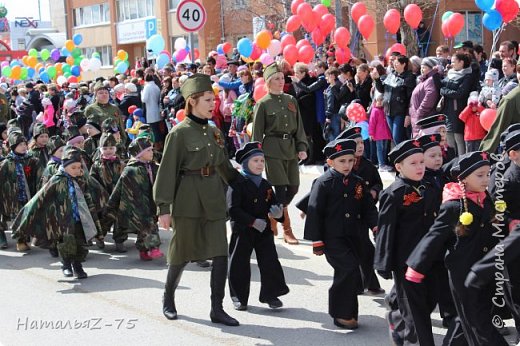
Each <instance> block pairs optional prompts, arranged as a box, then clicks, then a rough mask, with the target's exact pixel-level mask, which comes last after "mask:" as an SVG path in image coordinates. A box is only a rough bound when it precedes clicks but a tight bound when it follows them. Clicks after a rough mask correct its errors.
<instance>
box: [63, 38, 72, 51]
mask: <svg viewBox="0 0 520 346" xmlns="http://www.w3.org/2000/svg"><path fill="white" fill-rule="evenodd" d="M65 49H66V50H68V51H69V52H72V50H73V49H74V41H72V40H67V41H65Z"/></svg>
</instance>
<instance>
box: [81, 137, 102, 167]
mask: <svg viewBox="0 0 520 346" xmlns="http://www.w3.org/2000/svg"><path fill="white" fill-rule="evenodd" d="M100 138H101V133H99V134H97V135H95V136H93V137H89V138H87V139H86V140H85V146H84V148H83V150H84V151H85V153H86V154H87V155H88V157H90V159H91V160H92V161H94V160H95V158H94V155H95V154H96V153H97V151H98V148H99V139H100Z"/></svg>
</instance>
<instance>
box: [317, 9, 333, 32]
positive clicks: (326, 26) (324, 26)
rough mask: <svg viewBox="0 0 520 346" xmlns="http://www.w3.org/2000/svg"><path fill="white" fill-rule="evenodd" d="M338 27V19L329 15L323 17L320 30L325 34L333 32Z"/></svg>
mask: <svg viewBox="0 0 520 346" xmlns="http://www.w3.org/2000/svg"><path fill="white" fill-rule="evenodd" d="M335 26H336V17H334V16H333V15H332V14H330V13H327V14H325V15H323V16H322V17H321V23H320V30H321V32H322V33H324V34H328V33H329V32H331V31H332V30H333V29H334V27H335Z"/></svg>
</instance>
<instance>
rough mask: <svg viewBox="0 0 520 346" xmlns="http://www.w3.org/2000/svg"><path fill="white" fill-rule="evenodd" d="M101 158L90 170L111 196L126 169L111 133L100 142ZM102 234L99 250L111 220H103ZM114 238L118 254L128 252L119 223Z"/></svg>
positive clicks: (115, 226)
mask: <svg viewBox="0 0 520 346" xmlns="http://www.w3.org/2000/svg"><path fill="white" fill-rule="evenodd" d="M99 145H100V156H99V158H98V159H97V160H96V161H95V162H94V163H93V164H92V168H91V169H90V176H91V177H93V178H94V179H96V180H97V181H98V182H99V183H100V184H101V185H102V186H103V188H104V190H105V191H106V193H108V195H109V196H110V195H111V194H112V191H113V190H114V187H115V186H116V184H117V181H118V180H119V177H120V176H121V173H122V172H123V168H124V167H125V165H124V163H122V162H121V160H120V159H119V158H118V157H117V155H116V151H117V148H116V146H117V142H116V139H115V138H114V136H113V135H112V134H111V133H104V134H103V135H102V136H101V140H100V143H99ZM103 221H107V222H103V224H102V228H103V229H102V232H101V233H100V234H98V236H97V245H98V247H99V248H101V249H102V248H104V241H103V240H104V238H105V236H106V235H107V233H108V231H109V230H110V226H111V225H112V222H110V221H109V220H103ZM113 238H114V241H115V243H116V251H117V252H121V253H123V252H126V248H125V246H124V244H123V242H124V241H125V240H126V236H125V234H124V233H122V232H121V230H120V229H119V227H118V225H117V222H116V223H115V224H114V233H113Z"/></svg>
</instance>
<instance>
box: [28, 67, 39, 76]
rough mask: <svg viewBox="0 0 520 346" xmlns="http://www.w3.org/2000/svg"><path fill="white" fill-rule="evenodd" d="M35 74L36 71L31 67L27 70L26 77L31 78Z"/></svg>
mask: <svg viewBox="0 0 520 346" xmlns="http://www.w3.org/2000/svg"><path fill="white" fill-rule="evenodd" d="M42 68H43V67H42ZM35 73H36V71H35V70H34V69H33V68H32V67H28V68H27V77H29V78H32V77H33V76H34V74H35Z"/></svg>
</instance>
